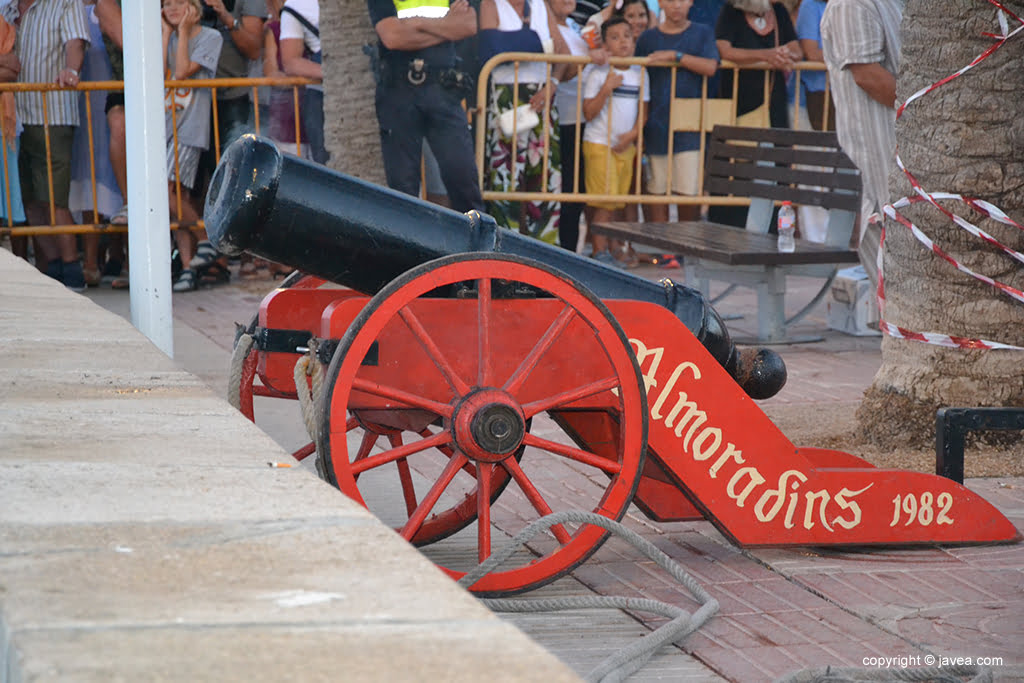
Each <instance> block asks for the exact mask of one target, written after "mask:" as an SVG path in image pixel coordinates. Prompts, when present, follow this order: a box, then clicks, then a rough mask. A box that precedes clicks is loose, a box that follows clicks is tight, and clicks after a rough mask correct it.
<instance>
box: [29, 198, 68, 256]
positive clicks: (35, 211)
mask: <svg viewBox="0 0 1024 683" xmlns="http://www.w3.org/2000/svg"><path fill="white" fill-rule="evenodd" d="M25 218H26V219H27V220H28V224H29V225H49V224H50V210H49V208H48V207H47V206H46V204H43V203H41V202H35V201H28V202H25ZM32 250H33V252H34V254H35V259H36V268H38V269H39V270H40V271H41V272H44V273H45V272H46V266H47V264H49V263H50V261H53V260H55V259H58V258H60V247H59V246H58V244H57V237H56V236H55V235H33V237H32ZM27 255H28V254H27V248H26V256H27Z"/></svg>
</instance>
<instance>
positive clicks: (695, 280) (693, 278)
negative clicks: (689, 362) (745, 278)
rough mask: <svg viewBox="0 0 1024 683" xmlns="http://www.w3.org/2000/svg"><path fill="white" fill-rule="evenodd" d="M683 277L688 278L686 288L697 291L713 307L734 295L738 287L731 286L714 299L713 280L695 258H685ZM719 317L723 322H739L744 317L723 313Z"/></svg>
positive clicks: (737, 314)
mask: <svg viewBox="0 0 1024 683" xmlns="http://www.w3.org/2000/svg"><path fill="white" fill-rule="evenodd" d="M683 275H684V276H685V278H686V286H687V287H692V288H693V289H696V290H697V291H698V292H700V293H701V294H702V295H703V296H704V298H705V299H707V300H708V301H710V302H711V304H712V305H714V304H717V303H718V302H719V301H721V300H722V299H724V298H725V297H727V296H729V295H730V294H732V292H733V290H735V289H736V287H737V285H735V284H731V285H729V286H728V287H726V288H725V291H724V292H722V293H721V294H719V295H718V296H716V297H714V298H712V297H711V279H710V278H708V277H706V276H705V274H704V271H703V269H702V268H701V266H700V263H699V262H698V260H697V259H693V258H685V257H684V258H683ZM719 317H720V318H721V319H722V320H739V319H740V318H742V317H743V316H742V315H740V314H739V313H722V312H721V311H719Z"/></svg>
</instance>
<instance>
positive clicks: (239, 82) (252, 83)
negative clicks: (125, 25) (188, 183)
mask: <svg viewBox="0 0 1024 683" xmlns="http://www.w3.org/2000/svg"><path fill="white" fill-rule="evenodd" d="M312 84H318V82H317V81H313V80H310V79H307V78H297V77H284V78H209V79H189V80H182V81H178V80H167V81H165V85H166V87H167V89H175V88H191V89H199V88H208V89H210V90H212V92H211V96H212V100H213V108H212V109H213V126H212V135H211V140H210V144H211V145H212V146H213V149H214V151H215V154H216V158H217V161H220V131H219V128H218V125H217V116H218V108H217V89H218V88H238V87H249V88H252V97H251V100H252V108H253V124H254V125H253V127H254V129H255V131H256V132H257V133H259V132H260V111H259V106H260V94H259V89H260V88H261V87H267V86H271V87H278V88H285V87H290V88H291V89H292V102H293V106H294V112H295V140H296V142H295V153H296V154H301V150H302V132H301V125H300V117H299V88H300V87H302V86H304V85H312ZM55 90H75V91H80V92H90V91H94V90H103V91H108V92H120V91H123V90H124V83H123V82H122V81H87V82H84V83H81V84H79V85H78V86H77V87H74V88H63V87H60V86H58V85H57V84H55V83H0V92H15V93H17V92H51V91H55ZM83 102H84V105H85V121H83V122H82V123H81V125H83V126H85V127H86V130H87V131H88V135H89V174H90V175H89V178H90V186H91V189H92V206H93V209H92V211H91V214H92V222H91V223H89V222H83V223H80V224H72V225H57V224H56V218H55V216H56V207H55V205H54V201H53V167H52V163H51V156H50V132H49V126H45V127H44V130H45V134H46V150H47V154H46V171H47V179H48V183H49V196H50V224H49V225H24V226H15V225H14V222H13V215H12V211H11V183H10V169H8V164H7V155H6V154H0V163H2V166H3V168H2V170H3V188H4V197H5V201H6V212H7V220H6V221H5V224H4V225H0V237H2V236H4V235H10V236H12V237H18V236H28V235H54V234H84V233H96V232H104V233H112V232H127V231H128V229H127V226H123V225H111V224H109V223H105V222H102V221H101V220H100V218H101V217H100V215H99V213H98V211H97V209H96V206H97V198H96V150H95V144H94V140H93V133H92V122H93V116H94V112H93V108H92V102H91V100H90V98H89V97H84V98H83ZM175 114H176V111H175V110H174V109H172V114H171V116H172V121H174V119H175V118H176V116H175ZM99 115H100V116H103V115H104V114H103V112H101V113H100V114H99ZM43 116H44V118H47V119H48V118H49V112H48V104H47V98H46V97H44V98H43ZM173 137H174V146H175V155H174V156H175V163H176V164H177V157H178V155H177V145H178V135H177V126H175V130H174V134H173ZM9 142H10V141H9V140H7V139H6V136H5V135H4V134H3V131H0V143H2V145H3V147H2V149H4V150H6V149H7V146H8V143H9ZM177 175H178V174H177V169H175V176H177ZM175 195H176V199H177V202H178V206H177V209H178V213H179V215H180V210H181V201H182V192H181V184H180V183H176V192H175ZM84 218H85V216H83V219H84ZM199 227H202V221H200V222H199V223H198V224H196V225H189V224H179V223H178V222H176V221H172V222H171V228H172V229H176V228H199Z"/></svg>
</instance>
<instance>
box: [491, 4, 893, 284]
mask: <svg viewBox="0 0 1024 683" xmlns="http://www.w3.org/2000/svg"><path fill="white" fill-rule="evenodd" d="M902 4H903V0H803V1H802V2H801V0H788V1H785V2H782V1H773V0H656V2H652V1H651V0H647V1H645V0H611V2H602V1H601V0H576V1H575V2H574V1H573V0H547V2H546V3H541V2H540V1H539V0H483V4H482V5H481V10H480V11H481V22H480V27H481V29H491V28H497V29H499V30H501V31H505V32H508V33H509V34H510V35H512V34H514V33H516V32H519V33H521V32H522V31H523V30H526V29H527V28H530V29H533V30H534V31H535V32H536V34H537V37H538V38H539V39H540V40H539V43H540V44H541V45H543V47H542V48H538V49H528V48H524V47H523V45H528V43H525V42H523V41H522V40H521V38H519V37H517V39H516V40H517V41H518V42H515V43H513V42H511V41H510V42H509V48H508V49H507V51H517V52H523V51H527V52H529V51H534V52H541V51H544V52H554V53H562V54H571V55H589V57H590V58H591V62H592V63H591V64H589V65H587V66H585V67H583V68H576V67H573V68H572V69H564V68H551V69H550V70H545V68H542V67H541V66H540V65H537V64H533V63H526V62H524V63H521V64H519V65H518V66H517V67H516V66H513V65H511V64H509V65H506V66H502V67H500V68H499V69H495V70H494V71H493V72H492V74H491V82H490V85H489V89H490V97H489V100H488V102H489V112H488V117H487V121H488V123H487V131H486V135H487V140H488V143H487V156H486V157H485V162H486V164H487V166H486V173H485V177H487V178H489V180H490V182H489V184H488V185H487V187H488V189H497V190H502V189H512V190H520V191H521V190H537V189H540V187H539V184H540V183H539V181H540V180H541V169H545V170H546V172H547V174H548V175H547V178H548V181H549V182H548V184H549V188H548V189H550V190H552V191H554V189H555V188H556V187H560V188H561V189H562V191H563V192H566V193H570V192H572V193H577V192H578V193H584V194H585V195H591V196H594V199H592V200H590V201H589V202H587V203H586V205H585V206H582V205H581V204H580V203H576V202H564V203H562V204H561V206H559V205H558V204H555V203H552V202H547V203H534V204H533V205H528V206H526V208H523V207H522V206H521V205H518V204H515V203H513V202H507V201H492V202H489V203H488V210H489V211H490V213H491V214H492V215H493V216H494V217H495V218H496V220H498V222H499V223H500V224H502V225H504V226H505V227H508V228H510V229H514V230H519V231H520V232H524V233H526V234H530V235H533V236H536V237H538V238H540V239H546V240H548V241H552V242H554V241H555V239H557V241H558V243H559V244H560V245H561V246H563V247H565V248H568V249H577V250H584V251H586V250H589V251H590V253H591V254H592V255H593V256H594V257H595V258H597V259H599V260H601V261H604V262H605V263H608V264H610V265H618V266H625V267H629V266H632V265H635V264H636V263H637V257H636V254H635V253H632V252H631V250H630V249H628V248H627V247H626V246H625V245H616V244H608V243H607V241H606V240H602V239H600V238H597V237H591V238H589V240H588V244H586V245H583V244H578V236H579V234H580V227H581V225H584V224H585V223H587V222H593V221H595V220H596V221H607V220H636V211H637V209H636V206H637V204H636V203H635V202H633V203H630V204H628V205H623V204H621V203H615V202H608V201H604V200H602V199H601V198H600V197H599V196H600V195H608V194H612V195H622V194H629V193H633V192H638V191H639V192H641V193H645V194H657V195H664V194H671V195H682V196H686V195H689V196H694V195H698V194H699V193H700V188H699V187H698V178H699V169H700V167H701V165H702V164H703V159H701V158H700V151H699V150H700V145H699V141H700V137H699V136H700V134H699V133H697V132H686V131H680V130H675V131H674V132H673V134H672V135H670V131H672V130H673V122H672V120H671V117H672V114H671V112H672V110H673V106H672V101H671V99H672V97H673V96H674V97H675V98H677V99H678V98H699V97H701V96H702V94H703V93H705V92H706V94H707V96H708V97H721V98H733V97H735V100H736V110H735V114H736V124H737V125H741V126H759V127H777V128H788V127H791V126H793V125H796V124H797V123H799V125H801V126H804V127H813V128H814V129H817V130H836V121H837V118H838V119H839V120H840V125H839V137H840V142H841V143H843V144H844V148H846V147H850V149H847V150H846V151H847V152H848V153H849V154H850V156H851V157H852V158H853V159H854V160H855V161H856V163H857V164H858V166H859V167H861V171H862V173H863V174H864V175H865V183H866V187H867V183H873V184H874V185H876V186H879V187H874V188H868V190H867V191H866V192H865V196H870V197H874V198H876V199H875V200H874V201H873V202H872V205H871V207H866V208H865V211H864V212H862V213H863V214H864V215H863V216H862V218H861V226H860V231H861V232H862V233H863V232H865V231H867V230H869V229H868V228H867V227H866V226H865V225H864V220H865V218H866V217H867V215H868V214H869V213H872V212H873V211H877V210H878V208H879V207H880V206H881V204H880V203H879V202H880V200H878V199H877V197H882V196H884V187H881V186H884V184H885V182H886V179H885V174H884V173H883V172H881V171H877V172H876V170H873V169H872V168H869V163H868V161H867V160H866V159H864V157H865V156H870V159H871V161H870V165H872V166H879V167H885V165H886V161H887V159H888V157H889V156H891V151H892V144H891V138H892V134H891V129H892V124H891V121H892V113H893V112H892V105H891V102H890V100H892V99H893V96H892V83H893V82H894V79H895V59H896V57H897V56H898V52H899V50H898V30H899V14H900V12H901V9H902ZM545 9H546V10H547V15H548V16H547V17H546V20H545V17H544V16H543V14H542V12H543V11H544V10H545ZM830 16H831V17H843V20H842V22H840V20H838V19H836V20H834V21H832V26H834V27H839V25H840V23H842V27H841V28H832V33H831V42H832V44H831V45H829V44H828V42H829V37H830V34H829V32H828V31H826V30H823V29H822V26H823V23H824V24H825V25H827V24H829V17H830ZM609 27H611V32H612V39H611V40H609V37H608V35H607V32H608V28H609ZM552 36H558V37H560V38H561V40H559V41H551V40H548V39H549V38H550V37H552ZM598 36H601V38H604V41H603V42H602V40H601V39H600V38H598ZM830 48H831V52H830ZM833 53H834V56H833V57H832V58H831V59H830V58H829V55H830V54H833ZM609 56H619V57H621V56H633V57H643V58H646V62H645V64H644V66H645V69H644V72H645V73H646V74H647V76H649V81H645V80H643V79H641V78H640V77H639V76H638V75H637V73H636V72H635V70H634V69H632V68H624V67H621V65H620V67H618V68H609V67H608V66H607V65H606V61H607V59H608V57H609ZM805 60H806V61H813V62H819V63H820V62H829V64H828V72H829V73H830V74H832V75H831V78H832V80H833V82H834V83H836V84H838V85H837V88H838V91H836V90H833V92H832V95H833V97H834V99H832V100H829V99H828V95H827V94H826V89H827V88H826V86H827V81H826V72H825V71H824V70H819V71H813V70H808V71H803V72H801V73H800V74H799V75H797V74H796V73H795V69H794V67H795V66H796V64H797V62H800V61H805ZM722 61H730V62H732V63H734V64H736V65H738V66H739V67H741V68H740V70H739V71H738V72H734V71H733V70H732V69H721V68H720V65H721V62H722ZM765 65H766V67H767V68H746V69H744V68H742V67H752V66H757V67H762V66H765ZM563 66H564V65H563ZM861 67H864V68H863V69H862V68H861ZM673 69H674V73H675V81H674V82H673V80H672V77H671V74H672V73H673ZM862 74H869V75H870V76H864V78H865V82H863V83H862V82H861V80H859V79H860V77H861V75H862ZM734 78H736V79H737V83H736V84H734V83H733V79H734ZM869 78H870V79H874V80H873V81H869V80H868V79H869ZM513 83H515V84H516V85H517V86H518V88H519V91H518V92H513V90H512V85H513ZM879 83H882V85H879ZM648 84H649V85H648ZM551 86H555V87H554V88H553V89H554V90H555V92H556V95H555V97H554V99H553V100H551V99H550V98H549V95H550V93H551V90H552V87H551ZM647 88H649V90H647ZM879 89H881V90H884V92H883V93H881V94H877V91H878V90H879ZM797 90H799V92H797ZM847 91H849V92H847ZM641 93H642V95H641ZM673 93H674V95H673ZM876 95H877V96H876ZM861 101H863V102H865V104H863V105H862V104H859V103H858V102H861ZM524 104H526V105H527V106H528V107H529V108H532V109H533V110H534V111H535V112H536V113H537V114H538V116H536V117H530V118H528V117H527V116H526V115H525V114H524V112H523V110H522V109H521V108H520V109H518V110H517V118H518V119H520V120H521V119H527V120H528V121H529V123H530V124H531V125H530V126H528V127H526V128H524V129H517V130H516V131H514V132H512V131H508V130H503V129H502V126H501V125H499V122H500V121H501V118H502V116H506V117H507V116H508V112H509V111H511V110H512V109H515V108H516V107H521V106H522V105H524ZM844 106H847V107H849V109H848V111H847V115H846V116H845V117H844V116H843V113H844V112H843V108H844ZM854 107H862V111H861V112H860V113H859V114H851V113H849V112H850V111H852V110H853V108H854ZM873 108H877V112H876V111H875V109H873ZM837 110H839V111H838V114H837ZM526 113H528V112H526ZM869 113H870V114H871V116H873V117H874V118H872V119H871V120H870V121H866V122H864V123H858V117H861V116H867V115H868V114H869ZM609 115H610V116H611V119H612V120H613V121H614V123H613V125H609V123H608V118H609ZM875 119H877V121H875ZM844 122H845V130H844ZM641 128H642V131H643V134H642V136H641V135H638V131H640V129H641ZM883 128H884V129H885V131H882V130H881V129H883ZM854 129H856V130H854ZM867 137H870V138H871V140H873V141H874V142H872V143H871V144H869V142H868V141H867V140H866V138H867ZM577 140H581V141H582V146H583V149H582V150H577V149H576V141H577ZM641 141H642V142H641ZM638 147H642V148H641V149H638ZM880 147H886V149H888V153H886V152H885V151H883V150H881V149H880ZM866 148H870V149H869V150H868V149H866ZM513 150H515V152H516V153H513ZM670 150H671V159H669V152H670ZM545 151H546V153H547V155H548V156H547V159H544V158H543V154H544V153H545ZM637 159H640V161H637ZM858 159H863V160H858ZM638 174H639V175H641V178H639V179H638V178H637V177H636V176H637V175H638ZM669 178H671V183H670V182H669ZM670 184H671V187H669V185H670ZM880 188H881V189H880ZM883 203H884V202H883ZM869 209H870V210H869ZM700 210H701V207H699V206H696V205H693V204H692V203H690V204H683V205H680V206H678V207H677V208H676V212H677V215H678V216H679V218H680V219H681V220H686V219H693V218H696V217H697V214H698V212H699V211H700ZM581 211H582V213H583V215H584V218H585V221H584V222H581V220H580V215H581ZM643 211H644V218H645V219H646V220H650V221H656V222H664V221H666V220H667V219H668V216H669V206H668V205H667V204H651V205H643ZM559 212H560V213H561V215H560V216H559ZM740 214H743V215H740ZM711 218H712V219H714V220H717V221H719V222H724V223H732V224H736V225H743V224H744V222H745V209H742V208H730V207H712V211H711ZM820 222H821V217H818V216H814V215H813V214H812V213H810V212H809V213H807V214H806V215H804V214H803V213H801V230H802V234H803V236H804V237H806V238H809V239H821V237H822V234H823V233H822V231H821V230H820V227H821V226H820V225H818V223H820ZM554 225H557V229H553V226H554ZM866 240H867V241H868V242H871V243H872V244H874V242H875V241H877V240H876V239H875V236H874V235H871V234H868V237H867V238H866ZM862 254H863V259H864V260H865V264H866V265H868V266H869V268H868V270H869V271H873V265H874V263H873V252H872V251H871V250H870V249H868V250H864V249H862ZM868 261H871V262H870V263H868Z"/></svg>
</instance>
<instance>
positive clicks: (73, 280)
mask: <svg viewBox="0 0 1024 683" xmlns="http://www.w3.org/2000/svg"><path fill="white" fill-rule="evenodd" d="M63 268H64V277H63V278H62V281H63V282H64V286H65V287H67V288H68V289H70V290H71V291H72V292H84V291H85V273H84V272H83V271H82V264H81V263H79V262H78V261H71V262H69V263H65V264H63Z"/></svg>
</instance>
